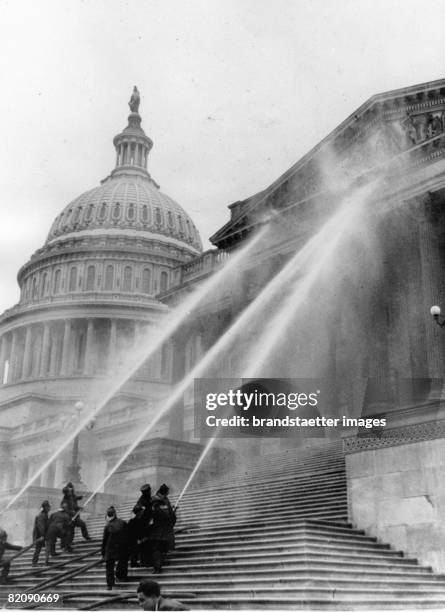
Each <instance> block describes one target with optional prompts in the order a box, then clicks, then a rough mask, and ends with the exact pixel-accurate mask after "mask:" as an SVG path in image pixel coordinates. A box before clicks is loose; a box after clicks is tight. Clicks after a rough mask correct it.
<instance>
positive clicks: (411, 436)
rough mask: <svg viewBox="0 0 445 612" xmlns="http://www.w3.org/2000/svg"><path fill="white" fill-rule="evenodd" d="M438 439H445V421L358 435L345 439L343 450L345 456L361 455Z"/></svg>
mask: <svg viewBox="0 0 445 612" xmlns="http://www.w3.org/2000/svg"><path fill="white" fill-rule="evenodd" d="M438 438H445V420H441V421H427V422H425V423H416V424H413V425H406V426H402V427H396V428H394V429H387V430H384V431H383V432H381V433H378V434H370V433H366V434H364V435H363V436H361V435H358V436H352V437H350V438H344V439H343V450H344V452H345V454H352V453H361V452H364V451H370V450H376V449H379V448H387V447H389V446H401V445H403V444H413V443H415V442H421V441H424V440H436V439H438Z"/></svg>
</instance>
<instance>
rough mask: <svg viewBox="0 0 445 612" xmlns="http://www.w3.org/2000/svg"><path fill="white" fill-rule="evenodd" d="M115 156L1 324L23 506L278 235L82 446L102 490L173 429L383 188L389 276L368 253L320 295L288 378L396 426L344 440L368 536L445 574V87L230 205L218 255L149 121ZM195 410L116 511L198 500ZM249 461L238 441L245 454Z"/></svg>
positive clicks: (9, 440)
mask: <svg viewBox="0 0 445 612" xmlns="http://www.w3.org/2000/svg"><path fill="white" fill-rule="evenodd" d="M114 144H115V147H116V167H115V169H114V170H113V172H112V173H111V175H110V176H109V177H107V179H105V180H104V181H103V182H102V184H101V185H100V186H99V187H97V188H95V189H93V190H91V191H88V192H86V193H85V194H83V195H82V196H80V197H79V198H78V199H76V200H75V201H74V202H73V203H71V204H70V205H68V206H67V207H66V208H65V209H64V211H63V212H62V213H61V215H59V217H58V218H57V219H56V220H55V222H54V224H53V226H52V228H51V230H50V234H49V236H48V240H47V242H46V244H45V245H44V247H43V248H42V249H40V250H39V251H37V253H35V254H34V255H33V256H32V258H31V260H30V261H29V262H28V263H27V264H25V266H24V267H23V268H22V269H21V270H20V272H19V277H18V278H19V284H20V287H21V299H20V302H19V304H18V305H17V306H15V307H14V308H12V309H10V310H8V311H6V312H5V313H4V314H3V315H2V317H1V318H0V342H1V344H0V371H1V372H2V376H3V385H2V388H1V390H0V398H1V400H0V407H1V411H0V427H1V429H0V453H1V456H2V457H3V458H4V459H5V462H6V465H7V466H8V467H7V469H6V470H5V473H4V474H5V475H4V481H3V483H2V488H3V490H4V491H5V493H4V498H5V499H7V498H8V495H11V494H12V492H13V491H14V490H15V489H17V487H20V486H22V485H23V484H24V482H26V479H27V478H28V477H29V476H30V475H31V474H32V471H33V465H34V463H35V462H36V461H37V462H38V461H42V460H44V459H45V457H47V455H48V451H47V448H50V447H51V445H53V444H54V443H55V442H56V441H57V440H58V439H59V438H60V435H61V431H62V430H63V428H64V427H65V426H66V425H64V424H63V421H64V419H65V421H67V422H68V427H69V423H70V421H69V419H70V418H72V416H70V415H72V414H73V407H74V406H75V405H76V403H77V402H78V401H79V400H80V401H83V402H84V403H87V402H88V401H89V398H90V397H91V395H92V393H93V391H94V389H95V386H96V385H97V384H98V381H100V380H105V381H107V380H108V379H107V378H106V372H110V371H111V372H113V371H119V369H120V368H122V363H123V360H124V358H125V355H126V354H128V353H129V352H131V351H132V350H134V343H135V340H136V341H137V339H138V338H141V337H143V333H141V329H143V328H144V326H156V325H158V324H159V322H160V320H161V319H162V316H163V314H165V313H166V312H168V311H169V309H171V308H173V307H175V306H177V305H178V304H181V303H182V301H183V300H184V298H185V297H186V296H187V295H188V294H189V293H190V290H191V289H193V288H196V287H198V286H200V285H201V284H202V283H203V282H204V281H205V280H206V279H207V278H209V277H211V276H212V275H213V274H215V272H216V271H217V270H218V269H219V268H220V266H221V265H222V264H223V263H224V261H225V260H226V258H227V257H230V254H231V253H233V252H235V251H236V250H237V249H238V248H240V247H242V246H243V245H244V243H245V241H246V239H247V238H248V237H249V236H251V235H253V234H254V233H255V232H256V231H257V230H258V228H259V227H260V226H263V225H264V224H265V220H267V223H268V224H269V225H270V226H271V227H272V232H271V238H270V239H269V240H268V241H267V243H266V244H262V245H261V247H260V248H257V249H256V250H255V251H254V252H253V253H251V254H250V256H249V257H248V258H247V259H246V261H245V262H244V264H243V265H242V266H240V267H239V269H237V270H236V272H235V273H234V276H235V278H234V280H233V282H232V283H230V285H229V284H228V286H227V288H226V291H224V288H222V289H221V291H219V292H217V293H215V296H214V299H212V300H209V301H208V302H207V303H206V305H205V306H202V307H200V308H199V309H197V310H196V312H195V313H194V316H192V317H191V318H189V320H188V321H187V324H186V325H183V326H182V327H181V329H179V330H178V331H177V332H176V333H175V334H174V335H173V336H172V338H171V339H170V341H169V343H168V344H166V345H165V346H164V347H163V349H162V351H161V353H160V354H158V355H157V356H156V358H154V359H152V360H151V362H150V363H149V364H143V365H141V367H140V368H139V369H138V370H137V372H136V373H135V374H134V375H133V376H132V377H131V378H130V379H129V380H128V381H127V382H126V383H125V385H123V386H122V388H120V389H119V391H118V392H117V393H116V394H114V396H113V398H112V399H110V401H109V403H108V407H107V410H106V411H105V412H104V414H102V415H98V418H97V419H96V423H95V426H94V428H93V429H91V430H89V431H84V432H82V434H81V436H80V455H81V458H82V478H83V479H84V482H85V483H86V484H87V485H88V486H94V483H95V482H97V480H98V479H100V477H101V475H103V474H104V473H106V471H107V468H108V467H109V466H110V465H112V464H113V461H114V460H115V458H116V457H118V456H119V454H121V453H122V451H123V449H125V444H126V443H127V444H128V440H130V439H131V436H132V435H134V432H135V430H137V428H138V425H139V424H140V423H142V422H143V421H144V419H146V418H147V406H148V407H149V409H152V410H153V413H154V411H155V407H156V405H157V404H159V401H160V400H161V399H162V398H163V397H165V395H166V394H167V393H168V391H169V390H170V389H171V387H172V385H174V384H175V383H177V382H178V381H180V380H181V379H182V378H183V377H184V374H185V373H187V372H188V371H190V370H191V368H192V367H193V365H194V364H195V363H196V362H198V361H199V359H200V357H202V356H203V355H204V354H205V353H206V351H207V350H209V349H210V348H211V347H212V346H214V344H215V343H216V342H217V341H218V339H219V338H221V337H222V336H223V335H224V333H225V331H226V330H227V329H228V328H229V327H230V325H231V323H232V322H233V321H234V320H236V318H237V317H238V316H239V315H240V313H242V312H243V311H244V310H245V309H246V308H248V307H249V305H250V304H252V303H253V302H254V301H255V299H256V298H257V297H258V296H260V295H261V293H262V291H263V289H264V288H265V287H266V286H267V284H268V283H269V282H270V281H271V280H272V279H273V278H275V277H276V276H277V275H279V274H280V271H281V270H283V268H284V266H285V265H286V264H287V262H289V261H290V260H291V259H292V257H293V256H294V255H295V253H296V252H298V251H299V250H300V249H302V248H303V246H304V245H305V244H307V242H308V240H309V239H310V238H311V237H312V236H314V234H316V233H317V231H318V230H319V228H320V227H321V225H322V224H323V223H324V221H325V220H326V219H327V218H329V217H330V216H331V215H333V214H335V211H336V210H338V208H339V206H340V205H341V202H342V201H343V200H344V198H345V197H351V198H354V197H358V195H357V194H359V193H360V190H361V189H362V188H364V187H365V188H366V186H367V185H371V184H374V183H375V182H376V181H378V185H379V186H378V189H376V190H375V192H372V193H370V194H369V193H368V196H367V198H368V199H367V206H368V209H371V210H373V209H374V208H375V209H376V210H381V211H383V212H381V214H380V213H379V214H376V215H374V216H372V215H371V217H369V219H371V222H372V224H373V230H374V238H375V240H374V242H371V249H368V250H371V251H373V252H375V254H376V260H375V261H374V262H371V263H372V266H370V260H369V258H368V255H369V253H365V249H364V248H362V245H361V243H360V241H359V240H356V242H355V243H354V245H353V246H352V248H351V249H350V250H349V251H348V256H347V258H346V259H341V260H340V263H341V265H340V267H341V273H340V274H339V273H338V270H337V272H336V273H335V275H333V277H332V283H331V284H329V283H325V284H324V285H320V286H319V288H318V294H317V293H316V292H315V293H313V294H312V295H311V299H312V303H311V308H312V316H311V317H310V322H308V323H307V329H306V336H305V338H304V341H303V340H302V336H301V329H299V327H298V325H297V324H294V323H292V324H290V325H289V327H288V329H287V333H286V338H285V340H284V341H283V344H282V350H281V351H280V354H279V355H278V356H275V358H274V360H271V361H270V363H269V364H268V365H269V375H273V376H280V377H294V376H302V375H305V376H311V375H316V376H320V377H326V378H328V379H329V380H330V381H332V388H331V390H330V396H331V404H332V405H331V409H332V411H333V413H335V414H347V415H363V414H366V415H374V416H380V417H381V416H384V417H385V418H387V419H388V426H387V428H386V429H385V430H384V431H383V432H382V431H371V432H369V431H367V432H363V431H356V430H354V431H351V430H347V431H343V432H341V434H342V436H343V437H344V448H345V452H346V466H347V477H348V486H349V489H348V494H349V504H350V508H349V511H350V519H351V521H352V522H353V523H354V524H355V525H356V526H358V527H361V528H365V529H367V530H368V531H369V532H371V533H374V534H375V535H377V536H379V537H382V538H383V539H384V540H385V541H388V542H390V543H392V544H394V545H395V546H397V547H399V548H402V549H404V550H407V551H409V552H412V553H415V554H416V555H417V556H418V557H420V559H421V560H422V561H426V562H428V563H432V564H433V565H434V567H435V568H436V569H440V570H442V571H443V570H444V569H445V556H444V553H443V552H442V550H444V549H445V546H443V543H445V522H444V519H443V517H444V516H445V512H444V509H445V508H444V504H445V489H444V487H443V485H442V484H441V478H440V469H441V466H442V465H443V464H444V462H445V459H444V453H443V448H442V447H443V444H442V441H443V438H444V435H443V430H444V427H443V423H444V419H443V409H442V401H441V398H442V395H443V391H442V377H443V370H444V365H445V337H444V336H443V333H444V332H443V330H441V329H440V328H439V327H438V326H437V325H435V324H434V322H433V321H432V319H431V317H430V315H429V308H430V307H431V306H432V305H433V304H435V303H439V304H440V303H442V305H445V285H444V283H443V279H442V276H443V275H442V270H443V267H444V264H445V235H444V230H445V220H444V214H443V198H444V193H445V191H444V189H445V81H438V82H433V83H424V84H421V85H418V86H413V87H408V88H404V89H401V90H397V91H392V92H386V93H384V94H379V95H376V96H374V97H372V98H371V99H370V100H368V101H367V102H366V103H365V104H363V105H362V106H361V107H360V108H359V109H357V110H356V111H355V112H354V113H353V114H352V115H351V116H350V117H348V118H347V119H346V120H345V121H344V122H343V123H342V124H340V125H339V126H338V127H337V128H336V129H335V130H334V131H333V132H332V133H331V134H329V135H328V136H327V137H326V138H325V139H324V140H323V141H322V142H321V143H320V144H319V145H317V146H316V147H314V149H312V150H311V151H309V152H308V153H307V154H306V155H305V156H304V157H303V158H302V159H301V160H300V161H298V162H297V163H296V164H295V165H294V166H292V168H290V169H289V170H288V171H287V172H285V173H284V174H283V175H282V176H281V177H279V178H278V179H277V180H276V181H275V182H274V183H272V184H271V185H270V186H269V187H267V188H266V189H264V190H263V191H262V192H260V193H258V194H255V195H253V196H252V197H250V198H248V199H246V200H243V201H240V202H235V203H234V204H232V205H230V207H229V208H230V219H229V221H228V222H227V224H225V225H224V227H222V228H221V229H220V230H219V231H218V232H216V233H215V234H214V236H212V237H211V241H212V243H213V244H214V246H215V249H212V250H210V251H208V252H206V253H202V252H201V251H202V247H201V242H200V238H199V235H198V233H197V231H196V228H195V227H194V225H193V223H192V221H191V219H190V218H189V217H188V216H187V215H186V213H185V212H184V211H183V210H182V209H181V208H180V207H179V206H178V205H177V204H176V203H174V202H173V201H172V200H171V199H170V198H168V197H167V196H164V195H163V194H161V192H160V191H159V189H158V186H157V185H156V183H155V182H154V181H153V180H152V179H151V177H150V176H149V174H148V172H147V170H146V164H147V156H148V153H149V151H150V149H151V146H152V142H151V140H150V139H149V138H148V137H147V136H146V135H145V134H144V132H143V130H142V129H141V127H140V116H139V115H138V113H137V112H132V113H131V114H130V117H129V122H128V126H127V128H125V130H124V131H123V132H122V133H121V134H119V135H118V136H117V137H116V138H115V140H114ZM366 238H368V236H366ZM374 264H375V265H374ZM370 267H373V270H374V273H373V274H371V272H370V270H369V268H370ZM334 276H335V278H334ZM371 280H372V282H371ZM333 287H334V288H335V291H334V290H333ZM311 335H312V337H313V338H316V342H309V341H308V337H309V336H311ZM248 341H249V342H251V341H252V338H250V339H249V340H248ZM302 345H303V346H302ZM261 349H262V347H261V346H259V347H258V350H259V351H260V350H261ZM241 355H242V350H241V349H240V350H239V351H234V352H232V354H229V355H228V356H227V355H225V356H224V358H223V359H222V360H221V361H220V362H219V363H217V364H214V373H215V375H216V376H227V377H229V376H234V377H238V376H240V371H241V370H240V358H241V357H240V356H241ZM272 361H273V362H272ZM302 364H304V366H302ZM302 367H304V368H305V370H306V371H304V372H302ZM192 400H193V398H192V396H191V394H190V393H186V394H185V395H184V398H183V399H182V400H181V401H179V402H177V403H176V404H175V407H174V410H172V411H171V412H170V415H169V416H167V417H166V418H165V419H163V420H162V421H161V423H160V425H159V428H158V429H157V430H156V431H155V432H153V434H152V435H151V436H150V437H149V438H148V439H147V440H145V441H144V442H143V443H142V444H141V445H140V446H139V447H138V448H137V449H136V450H135V452H134V453H132V454H131V456H130V457H128V460H126V462H125V463H124V464H123V465H122V466H121V468H120V470H119V471H118V473H117V474H116V476H115V478H114V479H112V480H110V481H109V484H108V488H105V493H104V495H105V496H106V495H107V494H111V493H112V492H114V493H116V494H117V493H118V492H122V493H125V492H126V491H127V490H128V489H126V486H129V487H133V488H134V487H135V486H136V483H137V482H139V481H140V480H141V479H153V480H156V478H157V477H158V475H159V474H160V473H163V474H166V479H173V480H174V479H175V478H177V483H178V484H180V483H181V482H183V477H184V475H185V474H186V473H188V471H190V468H191V467H192V465H193V463H194V462H195V461H196V458H197V456H198V455H199V452H200V449H201V448H202V442H203V440H200V439H199V438H196V437H195V435H194V433H195V432H194V423H193V401H192ZM74 413H75V411H74ZM37 415H38V417H37ZM148 416H149V415H148ZM363 434H365V435H363ZM42 441H44V443H42ZM292 443H294V442H293V441H292V440H289V439H287V440H284V441H282V442H281V444H283V445H286V444H292ZM317 443H319V441H318V442H317ZM258 444H261V445H262V451H261V452H263V451H264V452H268V451H269V449H270V447H271V446H272V448H274V449H276V446H277V443H276V440H274V441H273V443H272V444H271V443H270V441H267V440H263V441H258V440H255V442H254V444H253V446H254V447H255V449H256V450H255V452H258ZM249 445H250V446H252V444H251V443H250V442H249V441H247V442H246V443H244V442H243V441H237V442H236V443H234V444H232V450H234V451H235V452H236V451H237V450H240V449H242V450H243V448H244V446H247V447H249ZM221 446H222V447H223V446H224V444H223V443H222V444H221ZM70 453H71V448H69V449H68V450H67V451H66V452H64V453H63V454H62V455H60V456H59V457H58V459H57V460H56V461H55V462H54V463H53V464H52V466H51V467H49V468H48V470H46V471H45V473H44V474H42V476H41V478H40V480H39V481H37V482H35V483H34V485H35V486H34V488H33V489H30V493H29V495H30V496H31V495H33V496H34V497H32V503H35V501H34V500H35V499H36V496H37V495H38V494H40V493H41V494H43V493H44V492H45V495H46V493H48V495H49V493H51V491H53V490H54V491H56V489H54V487H56V488H57V487H59V486H60V484H61V482H62V481H63V478H64V477H65V475H66V469H67V468H68V467H69V466H70V463H71V454H70ZM178 474H180V477H178ZM125 483H127V485H125ZM54 495H56V493H54ZM30 499H31V498H30ZM24 503H25V502H24ZM27 503H28V502H27ZM30 503H31V502H30ZM92 510H93V509H92Z"/></svg>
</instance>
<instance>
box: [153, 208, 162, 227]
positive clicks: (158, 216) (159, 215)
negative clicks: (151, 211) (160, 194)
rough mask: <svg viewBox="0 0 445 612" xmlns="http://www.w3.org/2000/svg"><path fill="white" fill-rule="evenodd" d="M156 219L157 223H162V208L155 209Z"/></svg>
mask: <svg viewBox="0 0 445 612" xmlns="http://www.w3.org/2000/svg"><path fill="white" fill-rule="evenodd" d="M155 221H156V223H157V225H161V223H162V215H161V209H160V208H156V209H155Z"/></svg>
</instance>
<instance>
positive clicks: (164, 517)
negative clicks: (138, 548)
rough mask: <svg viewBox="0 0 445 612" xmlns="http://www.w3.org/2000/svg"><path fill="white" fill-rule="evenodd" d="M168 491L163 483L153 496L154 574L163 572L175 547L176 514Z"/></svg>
mask: <svg viewBox="0 0 445 612" xmlns="http://www.w3.org/2000/svg"><path fill="white" fill-rule="evenodd" d="M168 493H169V488H168V486H167V485H166V484H163V485H161V486H160V487H159V490H158V492H157V493H156V495H155V496H154V497H153V498H152V513H153V525H152V528H151V546H152V558H153V573H154V574H160V573H161V570H162V564H163V563H164V562H165V558H166V556H167V553H168V551H169V550H173V549H174V548H175V531H174V526H175V523H176V514H175V511H174V510H173V508H172V505H171V503H170V500H169V499H168Z"/></svg>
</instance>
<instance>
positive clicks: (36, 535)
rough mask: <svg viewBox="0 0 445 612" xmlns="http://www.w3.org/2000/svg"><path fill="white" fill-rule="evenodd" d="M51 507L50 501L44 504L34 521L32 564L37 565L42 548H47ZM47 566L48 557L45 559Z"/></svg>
mask: <svg viewBox="0 0 445 612" xmlns="http://www.w3.org/2000/svg"><path fill="white" fill-rule="evenodd" d="M50 510H51V506H50V503H49V501H48V500H45V501H44V502H42V506H41V510H40V512H39V513H38V515H37V516H36V518H35V519H34V529H33V531H32V539H33V541H34V542H35V549H34V554H33V556H32V564H33V565H37V563H38V561H39V555H40V551H41V550H42V548H43V547H44V546H45V542H46V537H47V533H48V523H49V511H50ZM45 562H46V564H48V563H49V558H48V555H46V558H45Z"/></svg>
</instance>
